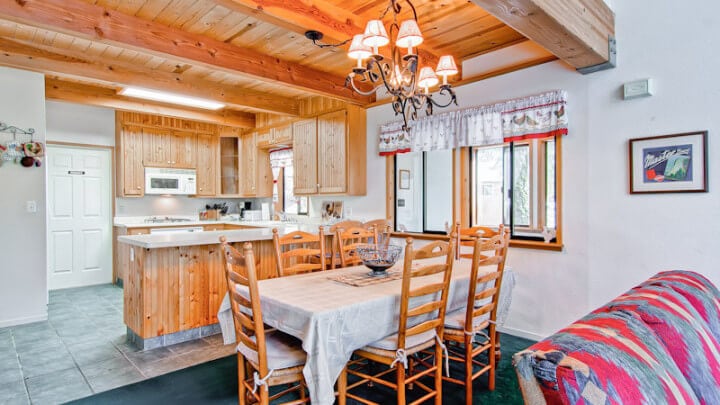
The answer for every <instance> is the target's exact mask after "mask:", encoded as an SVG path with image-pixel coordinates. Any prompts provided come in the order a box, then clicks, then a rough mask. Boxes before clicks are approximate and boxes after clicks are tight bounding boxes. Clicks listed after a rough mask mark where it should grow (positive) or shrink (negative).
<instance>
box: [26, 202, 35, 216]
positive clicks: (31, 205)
mask: <svg viewBox="0 0 720 405" xmlns="http://www.w3.org/2000/svg"><path fill="white" fill-rule="evenodd" d="M25 211H27V212H29V213H31V214H34V213H36V212H37V201H32V200H31V201H26V202H25Z"/></svg>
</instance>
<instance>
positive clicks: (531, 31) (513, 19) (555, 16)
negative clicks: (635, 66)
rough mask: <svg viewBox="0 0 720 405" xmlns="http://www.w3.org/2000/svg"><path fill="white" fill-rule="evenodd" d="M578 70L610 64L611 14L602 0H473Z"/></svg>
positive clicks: (611, 55)
mask: <svg viewBox="0 0 720 405" xmlns="http://www.w3.org/2000/svg"><path fill="white" fill-rule="evenodd" d="M473 2H474V3H475V4H477V5H478V6H480V7H482V8H483V9H485V10H486V11H487V12H489V13H490V14H492V15H494V16H495V17H496V18H498V19H499V20H500V21H502V22H504V23H505V24H507V25H509V26H510V27H512V28H513V29H515V30H516V31H518V32H520V33H521V34H523V35H524V36H526V37H528V38H530V39H531V40H533V41H535V42H536V43H538V44H539V45H540V46H542V47H544V48H545V49H547V50H548V51H550V52H551V53H553V54H554V55H556V56H557V57H558V58H560V59H562V60H564V61H565V62H567V63H568V64H570V65H571V66H573V67H575V68H576V69H579V70H581V71H583V70H585V71H592V70H600V69H603V68H610V67H613V66H614V55H613V52H611V51H610V48H611V47H612V48H613V49H614V40H615V14H614V13H613V12H612V10H611V9H610V8H609V7H608V6H607V4H605V2H604V1H603V0H473Z"/></svg>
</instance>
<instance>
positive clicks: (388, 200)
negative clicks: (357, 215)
mask: <svg viewBox="0 0 720 405" xmlns="http://www.w3.org/2000/svg"><path fill="white" fill-rule="evenodd" d="M385 218H387V219H389V220H390V221H392V224H393V229H395V226H396V225H395V158H394V157H393V156H385Z"/></svg>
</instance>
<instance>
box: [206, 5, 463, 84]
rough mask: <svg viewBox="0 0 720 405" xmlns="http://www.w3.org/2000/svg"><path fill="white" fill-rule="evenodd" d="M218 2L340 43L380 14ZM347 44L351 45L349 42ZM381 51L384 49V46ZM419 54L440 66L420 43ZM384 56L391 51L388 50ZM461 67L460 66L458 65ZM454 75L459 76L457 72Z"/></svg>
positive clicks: (322, 7) (333, 7) (330, 7)
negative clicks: (358, 13)
mask: <svg viewBox="0 0 720 405" xmlns="http://www.w3.org/2000/svg"><path fill="white" fill-rule="evenodd" d="M213 1H214V2H215V4H218V5H220V6H223V7H225V8H227V9H230V10H233V11H237V12H240V13H243V14H247V15H251V16H253V17H254V18H257V19H258V20H260V21H264V22H267V23H269V24H273V25H275V26H278V27H281V28H284V29H286V30H288V31H292V32H296V33H298V34H303V35H304V34H305V31H308V30H315V31H319V32H322V33H323V39H322V42H324V43H340V42H343V41H346V40H348V39H352V37H353V36H354V35H355V34H362V33H363V32H364V31H365V23H366V22H367V21H368V20H370V19H377V18H378V17H379V15H375V16H369V15H357V14H353V13H352V12H350V11H347V10H346V9H343V8H341V7H338V6H336V5H334V4H332V3H330V2H328V1H325V0H303V1H299V0H298V1H282V0H213ZM347 46H348V47H349V46H350V45H347ZM381 52H383V50H382V49H381ZM419 52H420V53H419V56H420V60H421V62H422V64H424V65H428V66H432V68H433V69H434V68H435V66H437V63H438V60H439V56H438V55H440V53H439V52H438V51H437V50H435V49H432V48H430V47H428V46H427V45H423V44H421V45H420V48H419ZM383 56H385V57H387V58H389V57H390V52H389V51H388V50H385V52H384V55H383ZM352 65H353V64H352V62H348V73H349V72H350V70H351V69H352ZM458 68H460V66H458ZM455 77H460V75H456V76H455Z"/></svg>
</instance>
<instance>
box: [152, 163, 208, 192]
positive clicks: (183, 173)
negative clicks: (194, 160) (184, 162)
mask: <svg viewBox="0 0 720 405" xmlns="http://www.w3.org/2000/svg"><path fill="white" fill-rule="evenodd" d="M196 179H197V172H196V171H195V170H194V169H167V168H162V167H146V168H145V194H170V195H192V194H195V193H196V186H197V184H196V182H195V180H196Z"/></svg>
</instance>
